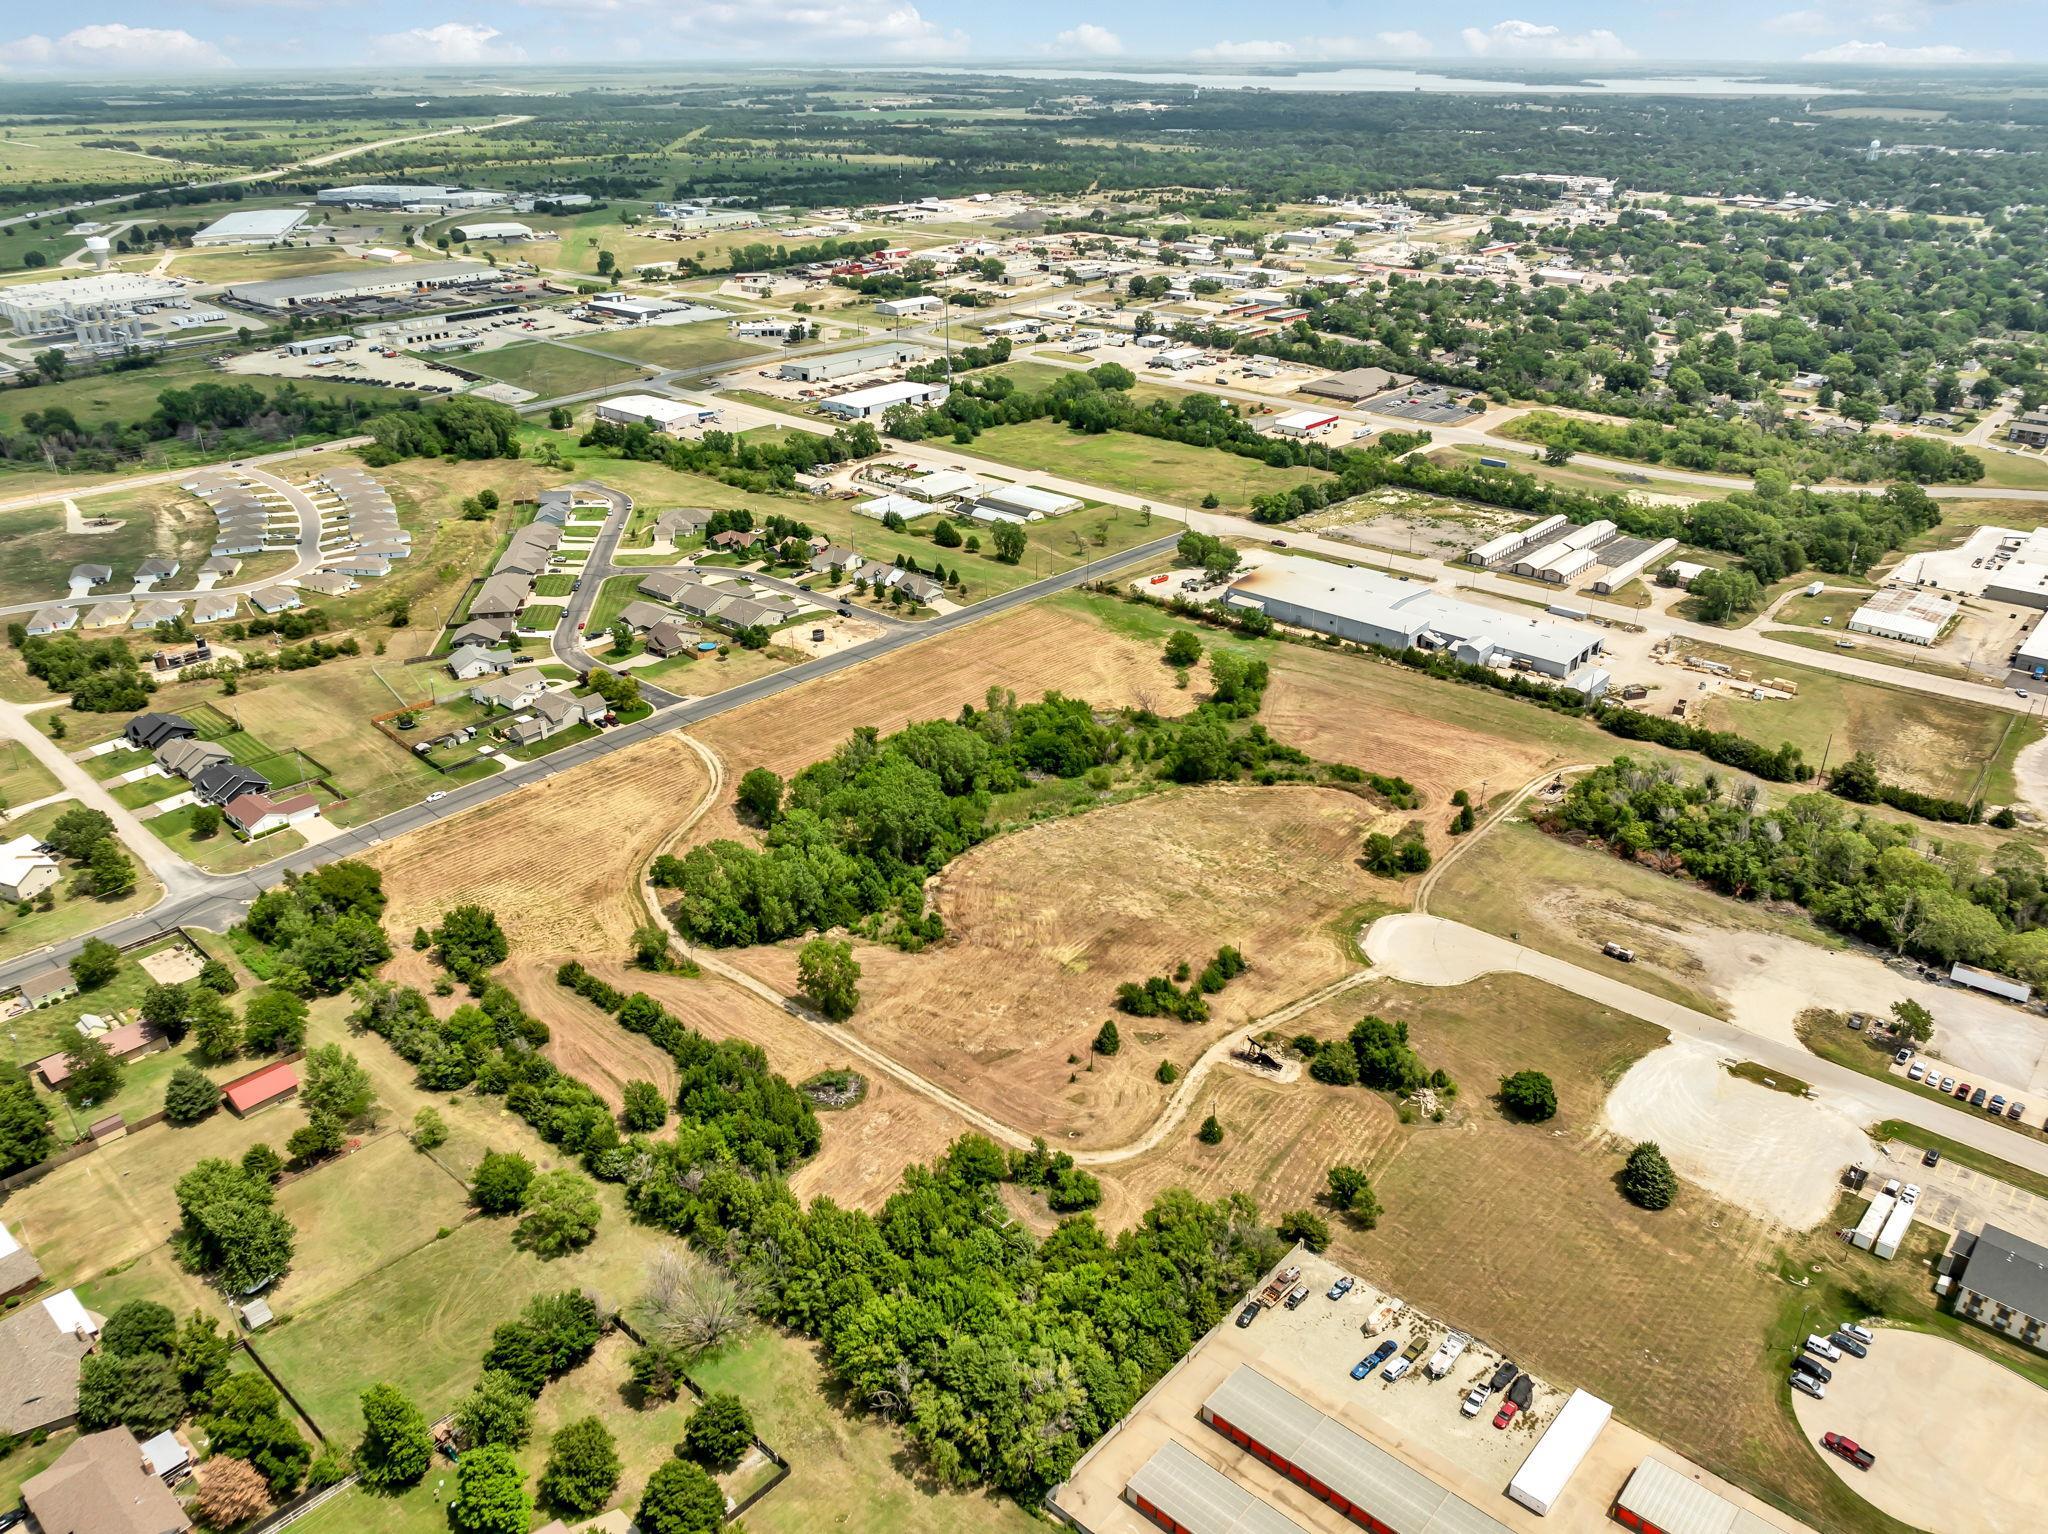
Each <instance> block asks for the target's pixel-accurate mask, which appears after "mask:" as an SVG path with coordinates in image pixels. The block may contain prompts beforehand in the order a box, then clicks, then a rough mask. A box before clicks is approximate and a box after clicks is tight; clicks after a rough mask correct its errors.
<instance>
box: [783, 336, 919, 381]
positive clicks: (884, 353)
mask: <svg viewBox="0 0 2048 1534" xmlns="http://www.w3.org/2000/svg"><path fill="white" fill-rule="evenodd" d="M929 355H930V354H929V353H928V352H926V351H925V350H924V348H922V347H919V346H903V345H900V344H898V343H896V342H893V341H892V342H890V343H888V344H887V345H884V346H863V347H861V348H860V349H859V350H858V351H851V352H835V353H832V354H830V355H828V356H823V357H797V358H793V359H792V360H790V361H788V362H785V363H783V364H782V369H781V372H782V376H783V377H784V378H788V379H794V380H795V381H797V382H799V383H831V382H832V381H833V380H834V379H837V378H851V377H853V376H854V374H856V373H875V372H879V371H881V369H883V368H890V367H895V366H897V365H898V364H899V363H905V362H921V361H922V360H923V359H924V358H925V357H927V356H929Z"/></svg>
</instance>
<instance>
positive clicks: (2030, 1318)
mask: <svg viewBox="0 0 2048 1534" xmlns="http://www.w3.org/2000/svg"><path fill="white" fill-rule="evenodd" d="M1944 1262H1945V1263H1946V1264H1947V1266H1948V1269H1949V1278H1950V1281H1951V1282H1952V1283H1953V1285H1954V1289H1955V1312H1956V1314H1957V1315H1959V1316H1961V1317H1963V1318H1964V1319H1965V1320H1968V1321H1974V1322H1976V1323H1977V1324H1978V1325H1979V1326H1988V1327H1990V1328H1991V1330H1993V1331H1995V1332H2001V1333H2003V1334H2004V1335H2005V1336H2008V1337H2010V1338H2012V1339H2013V1340H2014V1341H2015V1342H2020V1343H2024V1344H2025V1345H2026V1346H2028V1347H2030V1348H2033V1349H2035V1350H2036V1351H2038V1352H2043V1353H2048V1247H2044V1246H2042V1245H2041V1244H2040V1243H2038V1242H2035V1241H2029V1240H2028V1239H2027V1238H2026V1237H2025V1236H2016V1235H2014V1234H2013V1233H2012V1232H2011V1231H2009V1230H2004V1229H2001V1228H2000V1227H1999V1226H1996V1225H1986V1226H1985V1227H1984V1229H1983V1230H1982V1231H1981V1232H1980V1233H1978V1234H1977V1235H1975V1236H1970V1235H1968V1234H1959V1235H1958V1236H1957V1237H1956V1240H1955V1245H1954V1246H1953V1247H1952V1248H1951V1250H1950V1254H1949V1256H1948V1257H1947V1258H1945V1259H1944Z"/></svg>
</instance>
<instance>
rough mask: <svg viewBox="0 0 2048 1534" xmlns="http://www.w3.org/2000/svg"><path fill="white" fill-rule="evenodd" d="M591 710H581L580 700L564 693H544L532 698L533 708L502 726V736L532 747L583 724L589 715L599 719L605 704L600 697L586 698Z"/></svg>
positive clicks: (517, 743) (582, 708) (514, 742)
mask: <svg viewBox="0 0 2048 1534" xmlns="http://www.w3.org/2000/svg"><path fill="white" fill-rule="evenodd" d="M590 708H591V710H592V712H591V713H589V714H586V713H585V712H584V705H583V703H582V702H581V701H580V700H579V699H576V698H572V697H570V696H569V695H568V694H567V693H565V692H544V693H542V694H541V695H540V696H539V697H537V698H535V699H534V700H533V704H532V709H533V711H532V712H531V713H530V714H528V715H526V716H525V717H524V718H522V719H515V720H513V721H512V723H511V724H510V725H509V726H507V727H506V730H505V739H506V740H507V741H508V742H509V743H511V744H512V745H515V746H532V745H537V744H539V743H540V742H541V741H544V740H546V739H547V738H548V737H549V736H551V735H559V734H561V733H562V731H564V730H566V729H569V728H570V727H572V726H574V725H579V724H584V723H587V722H588V721H589V720H590V719H592V718H602V717H603V716H604V712H605V703H604V700H603V699H602V698H593V699H591V700H590Z"/></svg>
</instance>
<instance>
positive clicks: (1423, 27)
mask: <svg viewBox="0 0 2048 1534" xmlns="http://www.w3.org/2000/svg"><path fill="white" fill-rule="evenodd" d="M9 17H12V18H14V20H13V21H12V22H10V21H9V20H8V18H9ZM60 17H61V20H60V19H59V18H60ZM85 18H90V19H85ZM2044 18H2048V0H1664V3H1661V4H1660V3H1658V0H1649V3H1647V4H1642V3H1637V4H1618V3H1614V0H1497V3H1474V0H1450V3H1448V4H1441V5H1429V6H1416V5H1412V4H1410V5H1400V4H1393V3H1388V0H1296V3H1294V4H1292V5H1286V6H1280V7H1277V8H1272V9H1268V8H1266V7H1263V6H1246V5H1245V4H1243V3H1242V0H1097V3H1092V4H1091V3H1087V0H1040V3H1037V4H1030V5H1019V4H1015V3H1004V0H495V3H492V4H489V5H480V4H462V3H437V0H84V3H83V4H82V5H81V8H80V10H78V11H70V10H69V9H68V8H65V9H64V10H63V11H57V10H55V9H53V8H45V7H41V6H38V7H33V8H31V7H28V6H26V5H23V6H13V5H5V6H0V79H6V78H12V77H26V78H80V77H92V76H119V75H146V76H154V77H158V78H163V77H171V78H176V77H179V76H182V75H189V74H192V73H194V72H198V71H208V70H221V69H241V70H265V71H279V70H286V71H294V72H302V71H307V70H313V69H335V68H362V67H377V66H387V65H397V66H400V67H424V66H458V67H459V66H465V65H468V66H474V65H495V64H537V65H547V64H567V63H633V62H640V63H660V62H665V61H674V62H676V63H680V64H689V63H707V64H708V63H725V62H730V63H753V64H762V63H768V64H774V63H790V64H795V63H833V64H855V63H866V62H871V61H872V62H878V63H898V64H902V63H916V62H931V63H950V64H958V63H971V62H975V61H984V62H991V63H995V62H1009V63H1020V62H1028V63H1034V64H1038V63H1045V62H1061V61H1065V62H1071V63H1074V64H1076V65H1086V66H1088V67H1090V68H1101V67H1105V66H1116V65H1118V64H1123V65H1131V64H1136V63H1139V62H1164V61H1190V62H1200V63H1205V64H1212V65H1216V64H1235V65H1259V66H1269V65H1273V64H1285V63H1288V62H1325V61H1332V60H1349V61H1355V62H1358V63H1362V64H1380V65H1395V66H1403V67H1408V66H1415V65H1418V64H1455V65H1459V66H1462V67H1470V66H1474V65H1478V66H1482V67H1483V66H1484V65H1486V64H1488V63H1501V62H1508V63H1514V64H1520V63H1525V62H1528V61H1543V62H1546V63H1550V62H1554V63H1561V64H1565V65H1568V66H1572V67H1581V66H1594V65H1599V64H1605V63H1635V62H1665V61H1687V62H1713V63H1723V62H1731V61H1758V62H1765V61H1768V62H1772V63H1799V62H1805V63H1812V64H1816V65H1836V66H1839V65H1844V64H1849V65H1878V66H1895V67H1897V66H1926V65H1957V64H1974V63H2002V62H2026V61H2033V60H2041V59H2044V58H2048V37H2044V29H2043V28H2042V27H2041V26H2040V25H2039V23H2040V22H2041V21H2042V20H2043V19H2044ZM74 19H76V20H77V23H78V24H77V25H65V23H69V22H71V21H73V20H74ZM31 22H33V23H36V24H37V27H38V28H39V29H32V28H31V27H30V26H29V25H28V23H31Z"/></svg>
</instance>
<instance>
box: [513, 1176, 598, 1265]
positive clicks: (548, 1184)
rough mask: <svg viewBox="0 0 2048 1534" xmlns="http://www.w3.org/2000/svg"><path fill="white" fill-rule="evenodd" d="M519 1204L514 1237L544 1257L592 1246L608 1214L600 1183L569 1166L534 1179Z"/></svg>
mask: <svg viewBox="0 0 2048 1534" xmlns="http://www.w3.org/2000/svg"><path fill="white" fill-rule="evenodd" d="M519 1207H520V1214H521V1217H520V1221H519V1229H518V1231H517V1232H516V1233H515V1234H514V1236H513V1239H514V1240H515V1241H516V1242H518V1244H519V1245H520V1246H522V1247H524V1248H525V1249H526V1250H527V1251H529V1252H533V1253H535V1254H536V1255H537V1256H541V1257H561V1256H565V1255H567V1254H568V1253H570V1252H574V1251H578V1250H580V1249H581V1248H583V1247H586V1246H588V1245H590V1243H591V1240H592V1238H594V1237H595V1236H596V1235H597V1224H598V1221H599V1220H600V1219H601V1218H602V1217H603V1214H604V1207H603V1206H602V1205H601V1204H599V1203H598V1201H597V1187H596V1185H595V1184H594V1183H592V1182H591V1180H590V1179H589V1178H588V1177H585V1176H584V1175H583V1174H582V1173H581V1172H573V1171H570V1170H569V1169H568V1168H567V1167H563V1168H561V1169H560V1170H558V1171H553V1172H543V1173H541V1174H540V1175H539V1176H538V1177H536V1178H534V1179H533V1181H532V1182H530V1183H528V1184H527V1186H526V1196H525V1197H524V1198H523V1199H522V1200H521V1201H520V1205H519Z"/></svg>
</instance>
